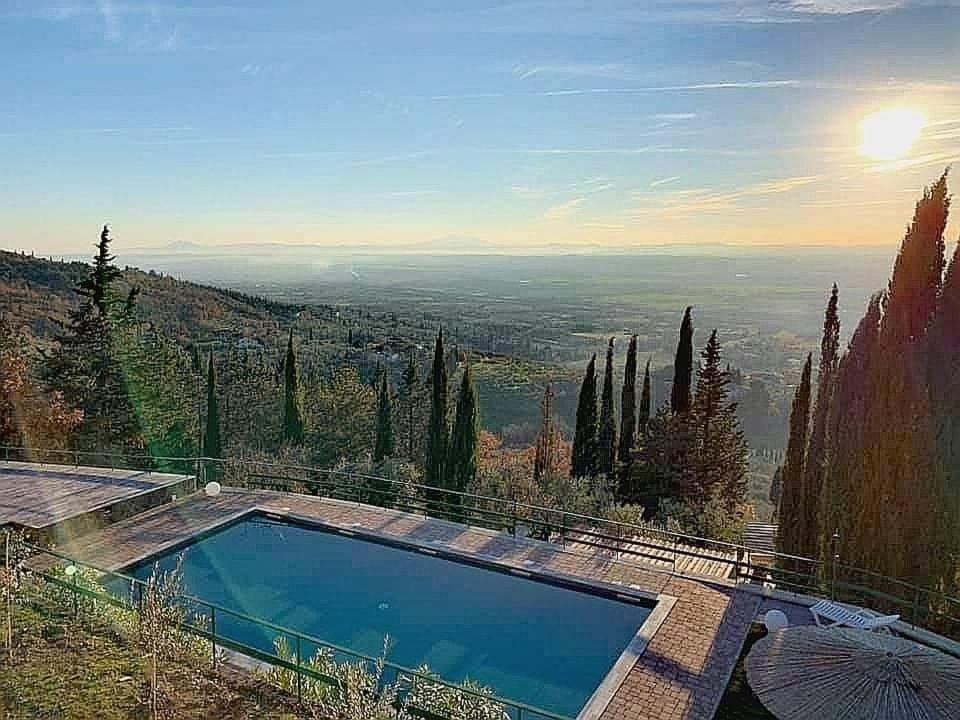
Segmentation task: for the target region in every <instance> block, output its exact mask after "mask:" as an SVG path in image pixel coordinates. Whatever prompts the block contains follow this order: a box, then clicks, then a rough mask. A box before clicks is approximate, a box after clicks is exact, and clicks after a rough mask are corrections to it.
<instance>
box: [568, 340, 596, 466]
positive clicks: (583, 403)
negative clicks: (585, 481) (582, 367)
mask: <svg viewBox="0 0 960 720" xmlns="http://www.w3.org/2000/svg"><path fill="white" fill-rule="evenodd" d="M597 464H598V447H597V356H596V355H594V356H593V357H591V358H590V362H589V363H588V364H587V371H586V373H584V376H583V382H582V384H581V385H580V395H579V397H578V400H577V426H576V429H575V431H574V435H573V450H572V455H571V459H570V473H571V474H572V475H573V476H574V477H578V478H582V477H592V476H594V475H596V474H597Z"/></svg>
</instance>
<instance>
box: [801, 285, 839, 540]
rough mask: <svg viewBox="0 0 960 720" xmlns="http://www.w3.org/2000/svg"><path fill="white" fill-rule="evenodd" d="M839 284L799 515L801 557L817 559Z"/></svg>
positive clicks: (828, 314)
mask: <svg viewBox="0 0 960 720" xmlns="http://www.w3.org/2000/svg"><path fill="white" fill-rule="evenodd" d="M837 298H838V290H837V284H836V283H834V284H833V289H832V290H831V292H830V299H829V300H828V301H827V309H826V311H825V312H824V316H823V337H822V338H821V340H820V367H819V369H818V370H817V398H816V403H815V405H814V408H813V422H812V423H811V426H810V440H809V442H808V444H807V458H806V461H805V462H804V466H803V473H804V478H803V496H802V497H801V498H800V509H799V511H798V514H799V516H800V517H801V518H802V519H801V521H800V528H801V535H800V538H799V548H798V549H799V550H800V551H801V552H800V554H802V555H807V556H810V557H815V556H816V555H817V553H818V552H819V545H820V535H821V530H820V496H821V494H822V492H823V476H824V472H825V470H826V467H825V463H826V452H827V418H828V416H829V414H830V402H831V400H832V398H833V381H834V378H835V376H836V373H837V364H838V362H839V351H840V317H839V315H838V313H837Z"/></svg>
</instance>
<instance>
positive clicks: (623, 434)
mask: <svg viewBox="0 0 960 720" xmlns="http://www.w3.org/2000/svg"><path fill="white" fill-rule="evenodd" d="M648 369H649V368H648ZM646 388H647V391H648V392H649V390H650V385H649V380H647V384H646ZM649 401H650V398H649V396H648V397H647V409H646V411H647V414H648V415H649V414H650V405H649ZM644 424H646V423H645V422H644ZM636 436H637V336H636V335H633V336H632V337H631V338H630V345H629V346H627V362H626V365H624V368H623V387H622V388H621V390H620V444H619V446H618V448H617V462H618V464H619V466H620V473H621V477H627V476H629V474H630V465H631V464H632V463H633V450H634V445H635V443H636V440H637V437H636Z"/></svg>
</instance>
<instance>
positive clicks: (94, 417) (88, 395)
mask: <svg viewBox="0 0 960 720" xmlns="http://www.w3.org/2000/svg"><path fill="white" fill-rule="evenodd" d="M110 242H111V239H110V229H109V228H108V227H107V226H106V225H105V226H104V227H103V230H102V231H101V233H100V240H99V242H98V243H97V254H96V256H95V257H94V261H93V269H92V270H91V272H90V274H89V275H88V276H87V277H86V278H84V279H83V280H82V281H81V282H80V283H78V285H77V287H76V288H75V290H74V291H75V292H76V294H77V295H79V296H80V303H79V305H78V306H77V307H76V308H75V309H73V310H71V311H70V313H69V316H68V322H67V323H66V325H65V326H64V328H63V331H62V332H61V333H60V334H59V335H58V337H57V345H56V347H55V349H54V352H53V353H52V355H51V356H50V357H49V358H48V362H47V364H46V367H45V376H46V379H47V380H48V382H49V383H50V385H51V387H52V388H53V389H54V390H56V391H58V392H60V393H62V395H63V397H64V400H65V402H66V403H67V404H68V405H69V406H72V407H75V408H78V409H79V410H81V411H82V412H83V422H82V424H81V425H80V427H79V428H78V430H77V433H76V434H77V439H78V444H79V445H81V446H85V447H88V448H94V449H107V450H115V449H120V450H123V449H131V450H133V449H136V450H139V449H141V448H142V445H143V437H142V432H141V429H140V425H139V422H138V419H137V414H136V412H135V410H134V408H133V405H132V403H131V402H130V398H129V396H128V393H127V388H126V382H125V379H124V373H123V368H122V366H121V362H120V360H121V359H120V358H119V356H118V353H117V347H116V335H117V334H119V333H121V332H124V331H126V327H125V320H126V318H124V316H123V313H122V312H116V306H117V297H116V290H115V284H116V282H117V281H118V280H119V279H120V277H121V275H120V270H119V269H117V267H116V266H115V265H114V264H113V261H114V257H113V255H111V254H110Z"/></svg>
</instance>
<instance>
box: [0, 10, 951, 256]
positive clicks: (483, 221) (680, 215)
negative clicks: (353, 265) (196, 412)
mask: <svg viewBox="0 0 960 720" xmlns="http://www.w3.org/2000/svg"><path fill="white" fill-rule="evenodd" d="M0 67H2V68H3V72H2V73H0V98H2V99H3V101H2V102H0V216H2V217H3V223H2V225H3V229H2V230H0V246H2V247H6V248H24V249H30V250H35V251H37V252H39V253H43V254H49V253H56V252H74V251H85V249H87V248H89V247H90V245H91V244H92V243H93V242H95V241H96V239H97V235H98V231H99V228H100V226H101V225H102V224H103V223H109V224H110V226H111V228H112V230H113V235H114V237H115V239H116V243H117V245H118V246H121V245H122V246H126V247H156V246H163V245H166V244H168V243H185V242H186V243H198V244H203V245H228V244H234V243H276V242H279V243H291V244H316V245H322V246H344V245H364V246H375V247H382V248H384V249H385V250H388V249H409V248H414V249H415V248H424V249H431V250H444V249H449V250H450V251H459V250H463V249H468V250H469V249H482V250H484V251H494V252H496V251H502V252H532V253H538V252H593V251H623V250H629V249H630V248H640V247H642V248H645V249H649V248H651V247H658V246H663V245H676V244H685V245H697V244H706V243H719V244H729V245H743V246H752V245H787V246H800V245H830V246H842V247H848V246H855V245H889V246H890V247H895V246H896V244H897V242H898V241H899V240H900V238H902V235H903V229H904V226H905V225H906V223H907V222H908V221H909V219H910V216H911V213H912V208H913V204H914V202H915V201H916V199H917V197H918V195H919V193H920V192H921V191H922V188H923V187H924V186H925V185H927V184H929V183H931V182H933V181H934V180H935V179H936V178H937V177H938V175H939V174H940V173H941V172H942V171H943V169H944V168H945V167H946V166H947V165H949V164H950V163H951V162H956V161H957V160H958V159H960V72H958V70H960V2H958V0H942V1H941V2H936V1H933V0H929V1H928V0H778V1H776V2H759V1H757V0H652V1H651V2H626V1H624V0H514V1H510V0H506V1H496V0H488V1H486V2H472V1H470V0H431V1H430V2H417V1H415V0H407V1H402V0H394V1H391V2H387V1H384V0H381V1H374V0H353V1H351V2H343V3H340V2H312V1H309V0H299V1H296V2H291V1H289V0H274V1H273V2H257V3H254V2H248V1H246V0H232V1H231V2H228V3H215V2H206V1H205V0H195V1H191V2H175V1H170V2H165V1H158V2H122V1H121V0H89V1H87V2H84V1H83V0H63V2H46V1H44V0H0ZM891 109H893V113H894V114H893V115H892V116H891V115H889V112H890V111H891ZM878 112H879V113H884V112H886V113H888V114H887V115H881V116H880V117H881V119H885V118H886V119H889V118H890V117H893V118H894V120H893V126H892V128H891V127H889V123H887V125H886V126H884V127H886V130H883V129H882V130H881V131H880V136H879V138H877V137H874V138H872V140H874V141H875V142H874V145H875V144H876V142H879V143H880V145H881V150H882V149H883V148H884V147H886V146H887V145H890V146H891V147H893V146H897V145H898V140H899V139H902V138H899V139H898V138H897V137H895V136H897V135H898V134H903V133H907V132H908V131H909V133H910V134H911V137H912V136H913V135H917V137H916V139H915V141H914V142H913V143H912V144H911V143H907V144H908V145H909V147H906V148H903V147H900V148H899V149H898V150H897V151H896V156H895V157H878V156H877V153H876V152H874V153H873V154H872V155H871V154H864V147H865V146H866V144H867V143H866V141H865V139H864V137H862V133H863V132H864V130H863V126H861V122H862V121H863V119H864V118H866V117H868V116H870V115H871V114H874V113H878ZM897 113H900V115H897ZM904 116H905V117H907V118H908V120H909V119H910V118H913V119H914V120H915V122H913V124H911V122H906V124H904V122H903V121H899V120H897V119H896V118H900V117H904ZM882 124H883V123H881V125H882ZM891 136H894V137H891ZM869 139H870V138H867V140H869ZM902 144H903V143H900V145H902ZM881 154H882V153H881ZM958 226H960V225H958V223H953V224H952V227H951V230H950V232H952V233H953V237H951V240H953V239H955V235H956V231H955V230H954V228H956V227H958Z"/></svg>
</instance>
